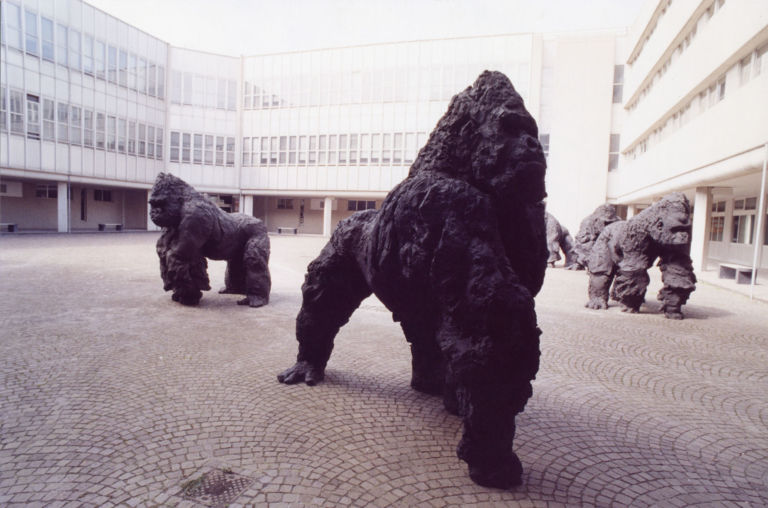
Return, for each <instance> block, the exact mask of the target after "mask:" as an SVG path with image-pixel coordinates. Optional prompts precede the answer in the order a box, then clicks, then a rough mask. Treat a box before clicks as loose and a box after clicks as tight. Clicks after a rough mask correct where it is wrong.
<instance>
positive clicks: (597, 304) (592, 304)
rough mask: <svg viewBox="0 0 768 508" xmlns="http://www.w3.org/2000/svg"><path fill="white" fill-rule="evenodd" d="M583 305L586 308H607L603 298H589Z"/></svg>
mask: <svg viewBox="0 0 768 508" xmlns="http://www.w3.org/2000/svg"><path fill="white" fill-rule="evenodd" d="M584 307H586V308H588V309H595V310H600V309H607V308H608V302H607V301H606V300H603V299H602V298H591V299H590V300H589V301H588V302H587V303H586V304H585V305H584Z"/></svg>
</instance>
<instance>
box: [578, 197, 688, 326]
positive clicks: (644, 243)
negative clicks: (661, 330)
mask: <svg viewBox="0 0 768 508" xmlns="http://www.w3.org/2000/svg"><path fill="white" fill-rule="evenodd" d="M690 250H691V207H690V205H689V204H688V199H687V198H686V197H685V195H684V194H682V193H679V192H676V193H673V194H669V195H667V196H665V197H664V198H663V199H662V200H661V201H659V202H657V203H654V204H653V205H652V206H650V207H649V208H646V209H645V210H643V211H642V212H640V213H639V214H637V215H635V216H634V217H632V218H631V219H629V220H628V221H619V222H614V223H612V224H610V225H609V226H608V227H606V228H605V229H604V230H603V232H602V233H601V234H600V237H599V238H598V239H597V242H595V245H594V247H593V248H592V251H591V253H590V256H589V260H588V262H587V269H588V270H589V301H588V302H587V305H586V306H587V307H588V308H590V309H605V308H607V307H608V290H609V288H611V282H612V281H613V287H612V289H611V298H612V299H614V300H616V301H618V302H619V303H620V304H621V306H622V310H623V311H628V312H637V311H638V310H639V309H640V305H641V304H642V303H643V302H644V301H645V290H646V288H647V287H648V282H649V280H650V279H649V277H648V272H647V270H648V268H650V267H651V266H653V263H654V261H655V260H656V258H659V268H660V269H661V280H662V282H663V283H664V287H663V288H662V289H661V290H660V291H659V294H658V299H659V301H660V302H661V308H662V311H663V312H664V315H665V316H666V317H667V318H670V319H683V313H682V311H681V307H682V306H683V305H684V304H685V302H686V301H688V296H689V295H690V294H691V292H693V290H694V289H696V275H694V273H693V264H692V263H691V257H690V254H689V253H690Z"/></svg>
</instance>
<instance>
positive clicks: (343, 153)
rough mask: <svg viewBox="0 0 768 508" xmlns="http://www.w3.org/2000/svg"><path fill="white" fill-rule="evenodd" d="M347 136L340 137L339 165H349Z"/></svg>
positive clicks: (341, 135)
mask: <svg viewBox="0 0 768 508" xmlns="http://www.w3.org/2000/svg"><path fill="white" fill-rule="evenodd" d="M347 146H348V145H347V135H346V134H340V135H339V164H346V163H347Z"/></svg>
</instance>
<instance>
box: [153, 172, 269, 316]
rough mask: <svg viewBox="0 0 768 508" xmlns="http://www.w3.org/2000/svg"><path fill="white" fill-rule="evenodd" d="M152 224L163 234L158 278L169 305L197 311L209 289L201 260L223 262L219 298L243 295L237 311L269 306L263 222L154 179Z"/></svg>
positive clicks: (173, 180) (166, 179)
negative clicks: (169, 298) (174, 303)
mask: <svg viewBox="0 0 768 508" xmlns="http://www.w3.org/2000/svg"><path fill="white" fill-rule="evenodd" d="M149 204H150V206H151V210H150V217H151V219H152V222H154V223H155V224H157V225H158V226H160V227H162V228H163V234H162V236H160V239H159V240H158V241H157V255H158V256H159V257H160V275H161V277H162V278H163V283H164V289H165V290H166V291H171V290H172V291H173V296H172V298H173V300H174V301H177V302H179V303H182V304H184V305H197V304H198V303H199V302H200V298H201V297H202V296H203V293H202V291H207V290H209V289H211V286H210V285H209V283H208V273H207V271H206V269H207V266H208V265H207V262H206V259H205V258H210V259H225V260H226V261H227V271H226V275H225V287H224V288H222V289H221V290H220V291H219V292H220V293H233V294H244V295H245V298H243V299H242V300H240V301H238V302H237V303H238V304H240V305H250V306H251V307H260V306H262V305H266V304H267V303H269V290H270V288H271V286H272V283H271V279H270V276H269V267H268V263H269V236H267V229H266V227H265V226H264V224H262V222H261V221H260V220H259V219H257V218H255V217H252V216H250V215H246V214H242V213H226V212H224V211H223V210H221V209H220V208H219V207H218V206H216V204H215V203H213V202H212V201H211V200H209V199H208V198H206V197H205V196H203V195H202V194H200V193H199V192H197V191H196V190H195V189H194V188H193V187H192V186H190V185H189V184H187V183H186V182H185V181H183V180H181V179H180V178H177V177H175V176H173V175H171V174H170V173H160V174H159V175H157V180H155V185H154V187H153V188H152V193H151V194H150V197H149Z"/></svg>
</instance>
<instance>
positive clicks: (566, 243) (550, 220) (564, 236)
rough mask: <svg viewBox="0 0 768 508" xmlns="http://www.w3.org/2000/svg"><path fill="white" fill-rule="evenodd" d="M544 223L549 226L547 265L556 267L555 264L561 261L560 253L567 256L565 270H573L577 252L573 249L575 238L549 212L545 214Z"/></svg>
mask: <svg viewBox="0 0 768 508" xmlns="http://www.w3.org/2000/svg"><path fill="white" fill-rule="evenodd" d="M544 221H545V223H546V225H547V251H548V252H549V257H548V258H547V265H549V266H550V267H554V266H555V263H556V262H558V261H560V251H561V250H562V251H563V254H565V265H563V268H568V269H569V270H570V269H571V266H572V265H573V264H574V263H575V262H576V252H575V251H574V248H573V237H572V236H571V233H570V232H569V231H568V229H567V228H566V227H564V226H563V225H562V224H560V222H558V220H557V219H555V216H554V215H552V214H551V213H549V212H545V213H544Z"/></svg>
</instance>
